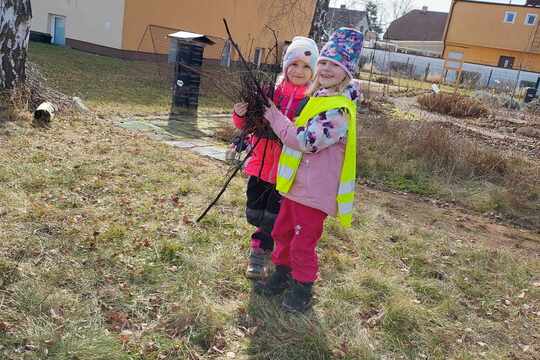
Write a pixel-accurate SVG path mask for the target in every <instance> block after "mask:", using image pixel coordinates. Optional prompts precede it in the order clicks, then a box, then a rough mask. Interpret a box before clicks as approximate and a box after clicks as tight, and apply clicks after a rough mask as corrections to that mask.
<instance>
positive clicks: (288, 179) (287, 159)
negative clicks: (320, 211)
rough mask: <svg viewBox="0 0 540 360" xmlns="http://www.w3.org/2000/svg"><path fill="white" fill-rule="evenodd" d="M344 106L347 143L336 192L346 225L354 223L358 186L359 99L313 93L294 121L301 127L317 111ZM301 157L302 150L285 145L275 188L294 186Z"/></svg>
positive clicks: (342, 218)
mask: <svg viewBox="0 0 540 360" xmlns="http://www.w3.org/2000/svg"><path fill="white" fill-rule="evenodd" d="M340 108H345V109H346V110H347V112H348V113H349V123H348V128H347V143H346V145H345V157H344V159H343V166H342V169H341V177H340V181H339V188H338V193H337V199H336V201H337V209H338V212H337V218H338V220H339V222H340V223H341V224H342V225H343V226H344V227H350V226H351V223H352V213H353V202H354V192H355V188H356V102H354V101H352V100H350V99H348V98H347V97H345V96H342V95H338V96H321V97H312V98H310V99H309V101H308V103H307V104H306V106H305V107H304V109H303V110H302V112H301V113H300V116H298V118H296V121H295V122H294V125H295V126H296V127H297V128H298V127H300V126H305V125H306V124H307V122H308V121H309V120H310V119H312V118H313V117H315V116H317V115H318V114H320V113H322V112H325V111H328V110H331V109H340ZM301 161H302V152H300V151H297V150H294V149H291V148H290V147H287V146H285V145H284V146H283V150H282V152H281V156H280V158H279V166H278V175H277V182H276V188H277V190H278V191H280V192H282V193H284V194H286V193H288V192H289V190H290V189H291V187H292V185H293V184H294V180H295V178H296V173H297V171H298V168H299V167H300V163H301Z"/></svg>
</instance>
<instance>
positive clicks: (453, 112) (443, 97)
mask: <svg viewBox="0 0 540 360" xmlns="http://www.w3.org/2000/svg"><path fill="white" fill-rule="evenodd" d="M418 103H419V104H420V106H421V107H422V108H423V109H425V110H428V111H431V112H437V113H440V114H444V115H450V116H455V117H482V116H486V115H487V114H488V109H487V108H486V107H485V106H484V105H483V104H482V103H481V102H480V101H478V100H476V99H473V98H470V97H468V96H464V95H459V94H447V93H439V94H426V95H424V96H420V97H419V98H418Z"/></svg>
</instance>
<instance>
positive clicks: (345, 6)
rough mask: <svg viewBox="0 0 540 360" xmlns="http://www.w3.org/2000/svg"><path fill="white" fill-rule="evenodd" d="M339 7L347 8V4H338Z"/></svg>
mask: <svg viewBox="0 0 540 360" xmlns="http://www.w3.org/2000/svg"><path fill="white" fill-rule="evenodd" d="M339 8H340V9H346V8H347V5H345V4H341V6H340V7H339Z"/></svg>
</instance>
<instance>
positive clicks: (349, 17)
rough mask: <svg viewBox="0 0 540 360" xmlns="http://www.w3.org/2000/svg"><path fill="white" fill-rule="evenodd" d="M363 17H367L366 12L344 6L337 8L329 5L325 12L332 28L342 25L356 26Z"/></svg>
mask: <svg viewBox="0 0 540 360" xmlns="http://www.w3.org/2000/svg"><path fill="white" fill-rule="evenodd" d="M364 18H367V12H365V11H360V10H353V9H347V8H346V7H344V6H342V7H339V8H333V7H331V8H329V9H328V13H327V14H326V20H327V22H328V24H329V26H330V27H331V28H332V30H335V29H337V28H340V27H343V26H345V27H351V26H353V27H354V26H357V25H358V24H359V23H360V22H361V21H362V20H363V19H364ZM366 30H367V29H366Z"/></svg>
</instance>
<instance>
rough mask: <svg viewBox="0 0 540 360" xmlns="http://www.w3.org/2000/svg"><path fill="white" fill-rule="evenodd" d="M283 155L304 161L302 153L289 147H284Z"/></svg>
mask: <svg viewBox="0 0 540 360" xmlns="http://www.w3.org/2000/svg"><path fill="white" fill-rule="evenodd" d="M282 153H283V154H286V155H289V156H292V157H294V158H296V159H302V153H301V152H300V151H296V150H294V149H292V148H290V147H288V146H284V147H283V150H282Z"/></svg>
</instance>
